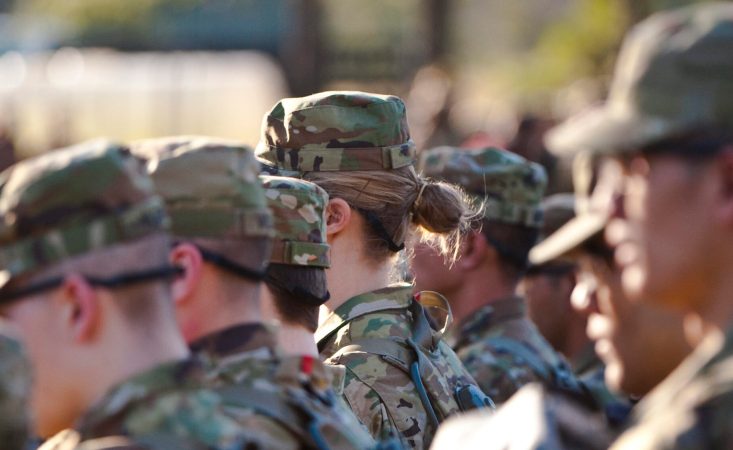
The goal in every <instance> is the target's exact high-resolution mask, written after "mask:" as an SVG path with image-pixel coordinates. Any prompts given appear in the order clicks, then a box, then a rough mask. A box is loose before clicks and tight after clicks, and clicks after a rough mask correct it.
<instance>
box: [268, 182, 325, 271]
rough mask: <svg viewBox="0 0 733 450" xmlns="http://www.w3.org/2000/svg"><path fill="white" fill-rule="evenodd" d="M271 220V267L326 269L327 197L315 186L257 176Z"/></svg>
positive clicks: (307, 183)
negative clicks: (272, 231)
mask: <svg viewBox="0 0 733 450" xmlns="http://www.w3.org/2000/svg"><path fill="white" fill-rule="evenodd" d="M260 179H261V180H262V187H264V188H265V196H266V197H267V204H268V206H269V207H270V209H271V210H272V214H273V216H274V218H275V226H274V228H275V243H274V245H273V248H272V257H270V262H271V263H276V264H289V265H295V266H311V267H329V266H330V257H329V250H330V247H329V245H328V244H327V243H326V220H325V213H326V205H327V204H328V194H327V193H326V191H324V190H323V189H322V188H320V187H319V186H317V185H315V184H313V183H310V182H308V181H304V180H298V179H295V178H287V177H273V176H264V175H262V176H260Z"/></svg>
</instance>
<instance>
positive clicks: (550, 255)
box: [529, 214, 608, 265]
mask: <svg viewBox="0 0 733 450" xmlns="http://www.w3.org/2000/svg"><path fill="white" fill-rule="evenodd" d="M607 222H608V217H607V216H606V215H604V214H583V215H581V216H578V217H575V218H574V219H572V220H570V221H569V222H568V223H566V224H565V225H564V226H562V227H561V228H560V229H558V230H557V231H556V232H554V233H553V234H551V235H550V236H548V237H547V238H546V239H544V240H543V241H542V242H540V243H539V244H537V245H535V246H534V247H533V248H532V250H531V251H530V252H529V261H530V262H531V263H532V264H535V265H537V264H545V263H547V262H549V261H552V260H555V259H558V258H560V257H562V256H565V255H567V254H568V253H571V252H572V251H574V250H576V249H577V248H578V247H580V246H581V245H582V244H583V243H585V242H586V241H587V240H588V239H590V238H592V237H593V236H595V235H596V234H598V233H600V232H601V231H602V230H603V228H604V227H605V226H606V223H607Z"/></svg>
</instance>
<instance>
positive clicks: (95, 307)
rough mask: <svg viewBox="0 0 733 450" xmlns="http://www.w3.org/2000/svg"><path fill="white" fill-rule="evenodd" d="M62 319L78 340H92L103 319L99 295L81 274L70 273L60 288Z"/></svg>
mask: <svg viewBox="0 0 733 450" xmlns="http://www.w3.org/2000/svg"><path fill="white" fill-rule="evenodd" d="M58 298H59V299H60V301H61V302H62V305H61V307H62V316H63V317H62V319H63V321H64V324H65V325H66V326H67V327H68V329H70V330H72V334H73V338H74V340H75V341H76V342H90V341H91V340H92V339H93V338H94V336H95V335H96V332H97V330H98V328H99V325H100V323H101V321H102V311H101V308H100V304H99V296H98V294H97V292H96V291H95V290H94V288H93V287H92V285H90V284H89V282H88V281H87V280H86V279H85V278H84V277H83V276H81V275H79V274H69V275H67V276H66V277H65V278H64V281H63V284H62V285H61V288H60V297H58Z"/></svg>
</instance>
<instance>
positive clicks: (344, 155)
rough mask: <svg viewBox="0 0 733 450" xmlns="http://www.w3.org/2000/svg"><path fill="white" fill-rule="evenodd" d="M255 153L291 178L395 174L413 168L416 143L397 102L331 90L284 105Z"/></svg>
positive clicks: (265, 127)
mask: <svg viewBox="0 0 733 450" xmlns="http://www.w3.org/2000/svg"><path fill="white" fill-rule="evenodd" d="M256 153H257V156H259V157H261V158H262V159H264V160H267V161H269V162H270V164H272V165H274V166H277V167H279V168H280V169H282V170H284V171H292V172H294V173H292V174H298V173H300V174H302V173H303V172H311V171H316V172H318V171H351V170H391V169H398V168H400V167H406V166H410V165H412V164H413V163H414V161H415V144H414V143H413V142H412V140H411V139H410V131H409V128H408V126H407V116H406V110H405V104H404V103H403V102H402V100H400V99H399V98H398V97H395V96H391V95H377V94H368V93H364V92H354V91H341V92H339V91H333V92H321V93H318V94H314V95H310V96H308V97H300V98H286V99H283V100H280V102H278V103H277V104H276V105H275V106H274V107H273V108H272V110H271V111H270V112H269V113H267V115H266V116H265V118H264V120H263V124H262V137H261V139H260V142H259V144H258V145H257V149H256ZM283 174H288V175H290V174H291V173H290V172H283Z"/></svg>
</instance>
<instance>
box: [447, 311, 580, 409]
mask: <svg viewBox="0 0 733 450" xmlns="http://www.w3.org/2000/svg"><path fill="white" fill-rule="evenodd" d="M448 341H449V342H451V344H452V346H453V349H454V350H455V352H456V354H457V355H458V357H459V358H460V360H461V361H462V362H463V364H464V365H465V366H466V369H468V372H469V373H470V374H471V375H472V376H473V377H474V378H475V379H476V381H477V382H478V384H479V386H480V387H481V389H482V390H483V391H484V392H485V393H486V394H487V395H488V396H489V397H491V398H492V399H493V400H494V401H495V402H497V404H498V403H503V402H505V401H506V400H507V399H509V397H511V396H512V395H513V394H514V393H515V392H516V391H517V390H519V388H520V387H522V386H523V385H525V384H527V383H530V382H533V381H539V382H542V383H544V384H546V385H548V386H551V387H557V388H561V389H569V390H578V389H579V386H578V383H577V380H576V379H575V377H574V376H573V374H572V370H571V369H570V367H569V366H568V364H567V362H566V361H565V360H564V359H563V358H562V356H560V355H559V354H558V353H557V352H555V351H554V350H553V349H552V347H551V346H550V344H549V343H548V342H547V341H546V340H545V338H544V337H542V335H541V334H540V332H539V330H537V327H536V326H535V325H534V324H533V323H532V321H530V320H529V318H528V317H527V312H526V306H525V304H524V300H523V299H521V298H519V297H510V298H506V299H502V300H498V301H495V302H492V303H491V304H489V305H487V306H484V307H482V308H480V309H479V310H478V311H476V312H474V313H473V314H471V315H470V317H469V318H468V319H466V320H465V321H464V322H463V323H462V324H458V325H457V327H456V328H454V329H452V330H451V333H450V336H449V338H448Z"/></svg>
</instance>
